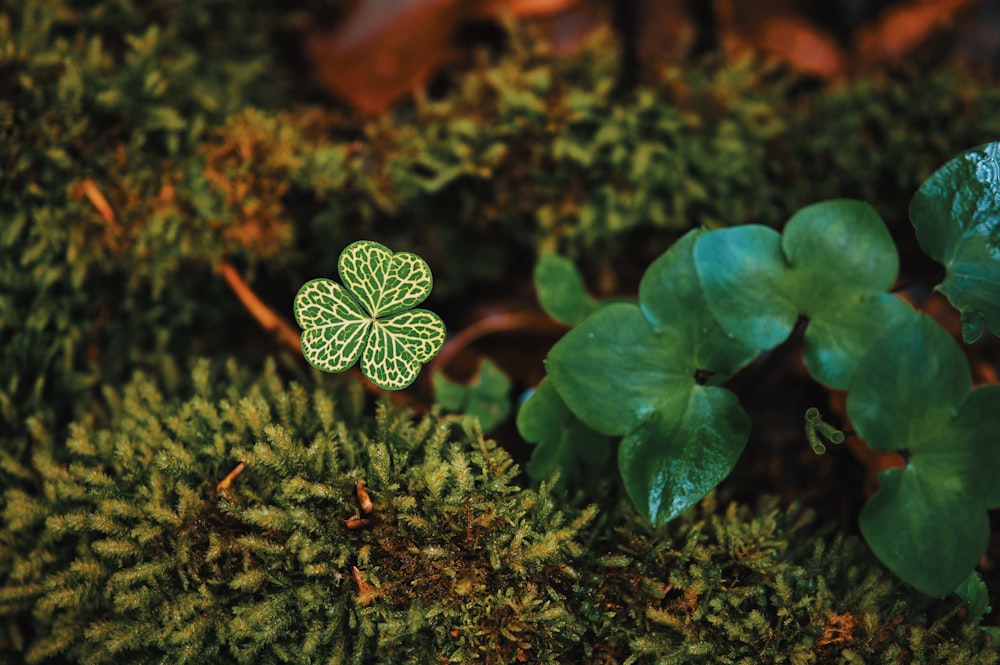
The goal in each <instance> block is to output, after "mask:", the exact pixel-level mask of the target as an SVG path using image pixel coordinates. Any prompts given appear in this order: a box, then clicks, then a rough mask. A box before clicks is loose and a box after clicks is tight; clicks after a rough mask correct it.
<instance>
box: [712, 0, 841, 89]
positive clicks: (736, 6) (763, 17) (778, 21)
mask: <svg viewBox="0 0 1000 665" xmlns="http://www.w3.org/2000/svg"><path fill="white" fill-rule="evenodd" d="M715 15H716V20H717V21H718V26H719V41H720V42H721V44H722V47H723V50H724V52H725V53H726V56H727V57H729V58H730V59H735V58H740V57H744V56H745V55H746V54H747V53H751V52H764V53H768V54H770V55H772V56H774V57H776V58H778V59H780V60H781V61H782V62H784V63H785V64H787V65H788V66H789V67H790V68H791V69H793V70H795V71H797V72H801V73H803V74H809V75H813V76H820V77H823V78H832V77H835V76H838V75H840V74H842V73H843V72H844V70H845V68H846V61H847V59H846V57H845V56H844V52H843V49H841V48H840V46H839V45H838V44H837V42H836V41H835V40H834V39H833V37H831V36H830V35H828V34H827V33H826V32H824V31H823V30H821V29H820V28H819V27H817V26H816V25H814V24H813V23H811V22H810V21H809V20H807V19H806V18H805V17H803V16H801V15H800V12H799V10H798V9H797V7H796V5H795V3H794V2H788V1H784V2H782V1H780V0H773V1H770V2H757V3H750V2H738V1H736V0H715Z"/></svg>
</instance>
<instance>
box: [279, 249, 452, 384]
mask: <svg viewBox="0 0 1000 665" xmlns="http://www.w3.org/2000/svg"><path fill="white" fill-rule="evenodd" d="M338 265H339V270H340V278H341V280H342V281H343V283H344V285H343V286H341V285H340V284H337V283H336V282H334V281H332V280H329V279H325V278H320V279H314V280H312V281H310V282H306V283H305V284H304V285H303V286H302V288H301V289H299V292H298V294H296V296H295V304H294V311H295V320H296V321H297V322H298V324H299V326H300V327H301V328H302V353H303V355H304V356H305V358H306V360H308V361H309V363H310V364H311V365H313V366H314V367H316V368H317V369H321V370H323V371H325V372H342V371H344V370H346V369H348V368H349V367H351V366H352V365H353V364H354V363H355V362H357V360H358V358H359V357H360V358H361V371H362V372H363V373H364V374H365V376H367V377H368V378H369V380H371V382H372V383H374V384H375V385H377V386H379V387H381V388H385V389H386V390H400V389H402V388H405V387H407V386H408V385H410V384H411V383H413V380H414V379H416V378H417V374H419V373H420V366H421V365H422V364H423V363H426V362H428V361H429V360H430V359H431V358H433V357H434V356H435V355H437V353H438V351H440V350H441V347H442V345H443V344H444V338H445V327H444V323H443V322H442V321H441V319H440V318H439V317H438V316H437V314H434V313H433V312H430V311H428V310H424V309H412V310H411V309H409V308H411V307H413V306H414V305H417V304H419V303H420V302H422V301H423V300H424V298H426V297H427V295H428V294H429V293H430V290H431V286H432V284H433V278H432V276H431V271H430V268H429V267H428V266H427V263H426V262H425V261H424V260H423V259H421V258H420V257H419V256H416V255H415V254H410V253H408V252H399V253H395V254H394V253H393V252H392V251H391V250H389V249H388V248H386V247H384V246H383V245H380V244H379V243H376V242H372V241H369V240H361V241H358V242H355V243H352V244H351V245H349V246H348V247H347V248H346V249H345V250H344V251H343V253H341V255H340V261H339V263H338Z"/></svg>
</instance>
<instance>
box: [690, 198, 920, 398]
mask: <svg viewBox="0 0 1000 665" xmlns="http://www.w3.org/2000/svg"><path fill="white" fill-rule="evenodd" d="M694 257H695V265H696V267H697V270H698V275H699V277H700V279H701V283H702V285H703V288H704V291H705V295H706V297H707V299H708V304H709V308H710V309H711V311H712V314H713V315H714V316H715V317H716V319H717V320H718V321H719V323H720V324H721V326H722V328H723V329H724V330H726V332H727V333H728V334H730V335H732V336H734V337H735V338H736V339H738V340H740V341H741V342H743V343H744V344H747V345H750V346H753V347H754V348H758V349H766V348H771V347H773V346H775V345H777V344H778V343H780V342H781V341H783V340H784V339H785V338H786V337H787V336H788V334H789V333H790V332H791V331H792V328H793V326H794V325H795V321H796V319H797V318H798V317H799V316H800V315H801V316H805V317H807V318H808V319H809V325H808V327H807V328H806V333H805V340H804V349H803V359H804V361H805V364H806V367H807V368H808V369H809V371H810V372H811V373H812V375H813V376H815V377H816V378H817V379H818V380H819V381H822V382H823V383H826V384H827V385H830V386H833V387H836V388H846V387H847V385H848V384H849V383H850V380H851V377H852V376H853V375H854V372H855V370H856V368H857V365H858V363H859V362H860V361H861V358H862V357H863V356H864V354H865V352H866V351H867V348H868V342H869V340H871V339H872V337H874V336H875V335H877V334H878V332H880V331H881V330H884V329H885V328H886V327H891V326H894V325H896V324H897V323H900V322H902V321H904V320H906V319H908V318H909V317H911V316H912V315H913V310H912V308H910V307H909V305H907V304H906V303H905V302H904V301H903V300H902V299H900V298H897V297H895V296H891V295H889V294H887V293H886V292H885V291H886V289H888V288H889V287H890V286H892V283H893V281H894V280H895V278H896V273H897V272H898V269H899V259H898V256H897V254H896V249H895V245H894V244H893V241H892V237H891V236H890V235H889V232H888V230H887V229H886V227H885V224H883V223H882V220H881V218H879V216H878V213H876V212H875V210H874V209H873V208H872V207H871V206H869V205H868V204H866V203H863V202H861V201H850V200H834V201H825V202H823V203H818V204H815V205H811V206H808V207H805V208H803V209H801V210H800V211H798V212H797V213H796V214H795V215H794V216H793V217H792V218H791V219H790V220H789V221H788V224H786V226H785V229H784V232H783V233H782V234H781V236H779V235H778V234H777V233H776V232H775V231H773V230H771V229H768V228H766V227H760V226H744V227H737V228H732V229H723V230H720V231H715V232H712V233H709V234H706V235H704V236H702V237H701V238H699V239H698V241H697V243H696V245H695V250H694Z"/></svg>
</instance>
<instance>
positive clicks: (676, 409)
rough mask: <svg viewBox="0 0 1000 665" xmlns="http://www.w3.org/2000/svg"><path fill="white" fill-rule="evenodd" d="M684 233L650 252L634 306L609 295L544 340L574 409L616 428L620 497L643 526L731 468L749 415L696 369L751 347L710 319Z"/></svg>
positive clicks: (724, 369)
mask: <svg viewBox="0 0 1000 665" xmlns="http://www.w3.org/2000/svg"><path fill="white" fill-rule="evenodd" d="M704 233H706V232H704V231H692V232H690V233H688V234H687V235H685V236H684V237H683V238H681V239H680V240H678V241H677V242H676V243H675V244H674V246H673V247H671V248H670V250H668V251H667V253H666V254H664V255H663V256H661V257H660V258H659V259H657V261H656V262H654V264H653V265H652V266H650V268H649V270H648V271H647V272H646V276H645V277H644V278H643V282H642V284H641V285H640V288H639V303H640V305H639V306H636V305H633V304H630V303H612V304H609V305H606V306H604V307H602V308H601V309H598V310H597V311H595V312H594V313H592V314H590V315H589V316H588V317H587V318H586V319H584V320H583V322H581V323H580V324H579V325H577V326H576V327H575V328H573V329H572V330H570V331H569V332H568V333H567V334H566V335H565V336H564V337H563V338H562V339H561V340H559V342H558V343H557V344H556V345H555V346H554V347H553V348H552V350H551V351H550V352H549V355H548V357H547V359H546V366H547V368H548V373H549V376H550V377H551V378H552V380H553V382H554V384H555V387H556V389H557V390H558V392H559V395H560V396H561V397H562V399H563V400H565V402H566V404H567V406H568V407H569V408H570V410H571V411H572V412H573V414H574V415H575V416H576V417H578V418H579V419H580V420H582V421H583V422H584V423H586V424H587V425H588V426H589V427H591V428H593V429H595V430H597V431H598V432H601V433H603V434H607V435H618V434H620V435H624V437H623V439H622V442H621V446H620V447H619V452H618V465H619V469H620V471H621V473H622V479H623V480H624V483H625V488H626V490H627V491H628V493H629V497H630V498H631V499H632V502H633V503H634V504H635V506H636V508H637V509H638V510H639V512H640V513H641V514H642V515H643V516H644V517H645V518H646V519H647V520H649V521H650V522H651V523H652V524H654V525H659V524H663V523H665V522H667V521H669V520H671V519H673V518H674V517H676V516H677V515H679V514H680V513H682V512H683V511H684V510H686V509H687V508H688V507H690V506H692V505H693V504H695V503H696V502H697V501H698V500H700V499H701V498H702V497H703V496H704V495H705V494H707V493H708V492H709V490H711V489H712V488H713V487H715V485H717V484H718V483H719V482H721V481H722V479H723V478H725V477H726V476H727V475H728V474H729V472H730V471H731V470H732V467H733V465H734V464H735V462H736V458H737V457H739V454H740V452H741V451H742V449H743V445H744V443H745V442H746V438H747V435H748V433H749V426H750V423H749V419H748V418H747V416H746V414H745V413H744V412H743V410H742V409H741V408H740V406H739V403H738V402H737V400H736V397H735V396H734V395H733V394H732V393H730V392H728V391H727V390H725V389H723V388H719V387H715V386H710V385H701V384H700V383H699V381H698V377H699V376H708V375H713V374H714V375H719V376H720V377H725V376H728V375H729V374H731V373H732V372H733V371H735V370H736V369H738V367H739V366H740V365H742V364H745V363H746V362H748V361H749V359H750V358H752V357H753V355H754V350H753V349H751V348H748V347H746V346H744V345H741V344H739V343H737V342H734V341H733V340H732V339H730V338H729V337H728V336H727V335H726V334H725V333H723V331H722V330H721V329H720V328H719V326H718V324H717V323H716V322H715V320H714V319H713V318H712V315H711V313H710V312H709V310H708V308H707V306H706V304H705V302H704V295H703V293H702V291H701V287H700V284H699V282H698V276H697V273H696V271H695V266H694V258H693V255H692V251H693V247H694V245H695V239H696V238H698V237H699V235H701V234H704Z"/></svg>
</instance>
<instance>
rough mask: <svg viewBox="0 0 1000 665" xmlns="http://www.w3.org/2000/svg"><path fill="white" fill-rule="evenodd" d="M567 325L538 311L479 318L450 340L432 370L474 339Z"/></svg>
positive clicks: (433, 362) (546, 331)
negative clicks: (494, 334)
mask: <svg viewBox="0 0 1000 665" xmlns="http://www.w3.org/2000/svg"><path fill="white" fill-rule="evenodd" d="M565 329H566V326H564V325H562V324H561V323H557V322H556V321H553V320H552V319H550V318H549V317H548V316H546V315H544V314H541V313H538V312H505V313H502V314H493V315H491V316H487V317H485V318H482V319H479V320H478V321H476V322H475V323H473V324H472V325H470V326H468V327H467V328H465V329H464V330H462V331H461V332H459V333H458V334H457V335H455V336H454V337H452V338H451V339H450V340H448V341H447V342H446V343H445V345H444V348H443V349H442V350H441V353H439V354H438V355H437V357H436V358H434V360H432V361H431V369H432V370H438V369H440V370H443V369H444V368H445V367H447V366H448V363H450V362H451V361H452V359H454V357H455V356H456V355H458V353H459V352H460V351H461V350H462V349H464V348H465V347H467V346H469V345H470V344H472V343H473V342H474V341H476V340H477V339H479V338H481V337H485V336H486V335H491V334H493V333H497V332H513V331H521V332H541V333H550V332H558V331H560V330H565Z"/></svg>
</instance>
